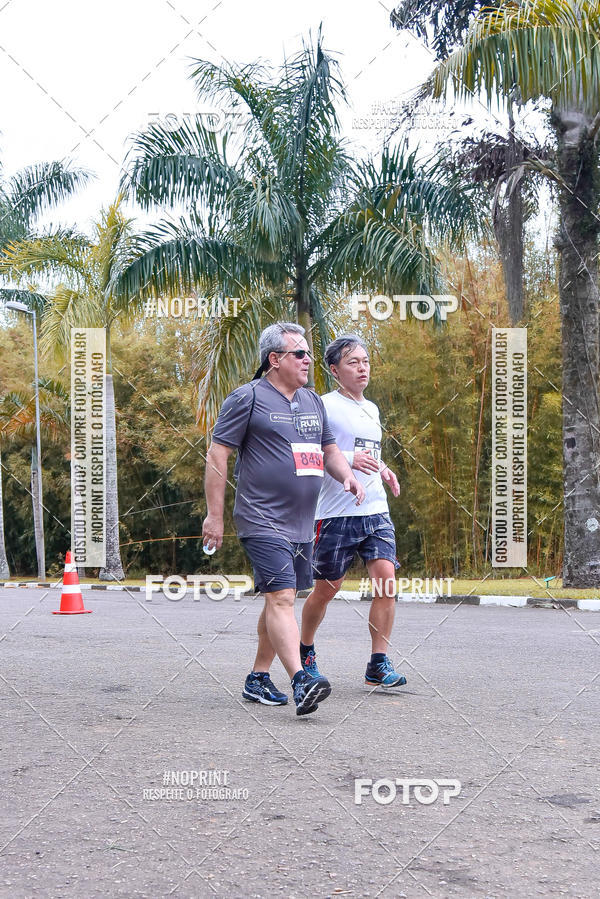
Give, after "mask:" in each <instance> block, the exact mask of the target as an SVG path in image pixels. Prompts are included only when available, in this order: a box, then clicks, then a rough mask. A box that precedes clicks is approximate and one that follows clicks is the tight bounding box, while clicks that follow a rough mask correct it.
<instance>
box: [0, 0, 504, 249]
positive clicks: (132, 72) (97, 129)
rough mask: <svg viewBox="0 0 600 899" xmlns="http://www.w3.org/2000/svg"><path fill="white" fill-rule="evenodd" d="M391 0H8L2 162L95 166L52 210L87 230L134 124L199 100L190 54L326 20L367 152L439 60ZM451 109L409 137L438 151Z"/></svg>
mask: <svg viewBox="0 0 600 899" xmlns="http://www.w3.org/2000/svg"><path fill="white" fill-rule="evenodd" d="M391 8H392V7H391V6H388V5H387V4H386V5H384V4H383V3H381V2H378V0H363V2H362V3H360V4H354V5H350V4H348V3H347V2H343V0H326V2H323V0H321V2H314V0H303V2H302V3H297V4H296V3H294V4H292V3H286V2H282V0H279V2H274V0H262V2H258V3H253V4H249V3H245V2H242V0H207V2H198V0H120V2H117V0H103V2H102V4H97V3H90V2H89V0H88V2H85V0H83V2H81V0H79V2H76V0H49V2H48V0H0V83H1V84H2V86H3V90H2V101H1V103H0V160H1V161H2V164H3V166H4V174H5V176H8V175H10V174H12V173H13V172H14V171H16V170H18V169H20V168H22V167H23V166H26V165H29V164H31V163H35V162H40V161H43V160H52V159H63V158H65V157H67V158H70V159H73V160H74V161H75V162H76V163H77V164H79V165H81V166H83V167H85V168H87V169H88V170H90V171H92V172H94V173H95V175H96V180H95V182H93V184H92V185H90V186H89V187H87V188H86V189H85V191H84V192H82V193H80V194H79V195H78V196H77V197H76V198H74V199H72V200H70V201H69V202H67V203H65V204H64V205H63V206H61V209H60V213H59V214H58V215H57V214H56V213H53V214H52V219H53V220H54V221H56V220H57V219H58V220H60V221H62V222H64V223H71V224H75V225H77V227H79V228H80V229H82V230H85V231H88V232H89V230H90V227H91V223H92V222H93V220H94V219H95V218H96V217H97V214H98V212H99V210H100V208H101V207H102V206H106V205H108V204H109V203H110V202H111V201H112V200H113V199H114V197H115V195H116V192H117V187H118V183H119V178H120V176H121V174H122V166H123V164H124V161H125V156H126V153H127V150H128V147H129V143H128V138H129V137H130V135H131V134H132V133H133V132H135V131H136V130H140V129H143V128H144V126H145V125H147V124H148V123H149V122H150V121H152V120H153V119H155V118H156V117H157V116H158V117H159V118H164V117H165V116H166V115H168V114H173V115H176V116H181V115H185V114H186V113H188V114H189V113H192V112H196V111H197V110H198V108H199V103H198V100H197V98H196V96H195V94H194V88H193V84H192V82H191V80H190V79H189V77H188V76H189V71H190V66H191V60H192V59H209V60H211V61H213V62H221V61H223V60H227V61H229V62H238V63H243V62H253V61H256V60H258V59H262V60H263V61H264V62H266V63H267V64H269V63H270V64H278V63H280V62H281V61H282V59H283V57H284V55H285V54H288V55H291V54H294V53H295V52H297V51H298V50H299V49H300V47H301V42H302V38H303V37H306V36H307V35H308V33H309V31H310V30H312V31H313V33H316V31H317V29H318V27H319V24H320V23H321V22H322V23H323V33H324V44H325V47H326V49H328V50H330V51H333V52H334V53H335V54H336V57H337V59H338V60H339V62H340V66H341V75H342V78H343V80H344V81H345V83H346V85H347V90H348V94H349V97H350V101H351V107H350V108H349V109H348V110H345V111H343V113H342V124H343V132H344V134H345V136H346V137H347V138H349V139H350V140H351V141H352V142H353V144H354V145H355V147H356V152H357V153H366V152H368V151H373V150H374V149H375V148H376V147H377V145H378V144H380V143H381V139H382V137H383V136H384V133H385V128H386V126H387V125H389V123H390V121H393V115H394V107H395V104H396V103H397V102H398V101H401V100H408V99H409V98H410V96H411V93H412V92H413V91H414V89H415V88H416V87H417V86H418V85H419V84H420V83H421V81H422V80H423V79H424V78H425V77H426V76H427V74H428V73H429V71H430V70H431V68H432V65H433V57H432V54H431V52H430V51H429V50H428V49H427V48H426V47H425V46H424V45H423V43H422V42H421V41H420V40H418V39H417V38H415V37H413V36H412V35H410V34H408V33H407V32H397V31H396V30H395V29H393V28H392V27H391V25H390V22H389V14H390V10H391ZM464 108H465V107H463V109H464ZM470 112H471V113H472V114H474V116H475V118H476V120H477V121H478V122H479V123H480V124H483V123H487V125H488V126H489V127H490V128H492V127H496V126H497V123H498V121H499V120H503V116H502V115H501V114H498V113H496V114H495V115H487V114H486V113H485V110H484V109H483V106H482V105H480V104H477V103H475V104H473V105H472V106H471V107H470ZM458 118H459V119H460V116H459V117H458ZM455 121H457V119H456V118H453V117H452V116H451V115H450V109H449V108H447V109H446V111H443V110H440V111H439V112H438V113H437V114H435V115H431V114H425V115H422V116H421V117H420V119H419V120H418V122H417V125H418V129H417V130H416V131H415V132H413V135H412V139H413V141H416V140H419V141H421V142H423V143H424V144H426V145H429V146H431V148H432V149H434V147H435V143H436V141H438V140H439V139H440V138H441V137H444V136H445V135H446V134H447V132H448V129H451V128H452V127H454V125H453V123H454V122H455ZM382 128H383V130H382Z"/></svg>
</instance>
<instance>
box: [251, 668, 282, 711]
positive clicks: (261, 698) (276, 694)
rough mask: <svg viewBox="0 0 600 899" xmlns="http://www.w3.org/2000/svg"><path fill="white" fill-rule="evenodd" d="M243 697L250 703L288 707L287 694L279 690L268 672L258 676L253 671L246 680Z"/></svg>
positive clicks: (262, 672)
mask: <svg viewBox="0 0 600 899" xmlns="http://www.w3.org/2000/svg"><path fill="white" fill-rule="evenodd" d="M242 696H243V697H244V699H248V700H250V702H262V703H263V705H286V704H287V701H288V698H287V696H286V695H285V693H282V692H281V690H278V689H277V687H276V686H275V684H274V683H273V681H272V680H271V678H270V677H269V673H268V671H267V672H264V671H261V672H260V673H258V674H257V672H256V671H251V672H250V674H249V675H248V677H247V678H246V683H245V684H244V689H243V691H242Z"/></svg>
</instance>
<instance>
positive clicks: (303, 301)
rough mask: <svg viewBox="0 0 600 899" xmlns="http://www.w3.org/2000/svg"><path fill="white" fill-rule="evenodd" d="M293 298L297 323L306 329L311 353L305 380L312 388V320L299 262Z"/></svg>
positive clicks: (308, 293) (308, 291)
mask: <svg viewBox="0 0 600 899" xmlns="http://www.w3.org/2000/svg"><path fill="white" fill-rule="evenodd" d="M294 299H295V301H296V315H297V319H298V324H299V325H302V327H303V328H304V330H305V331H306V334H305V335H304V336H305V337H306V342H307V344H308V349H309V350H310V355H311V363H310V368H309V369H308V381H307V382H306V386H307V387H310V388H312V389H313V390H314V387H315V363H314V358H315V354H314V344H313V336H312V328H313V322H312V318H311V316H310V287H309V284H308V279H307V277H306V271H305V269H304V266H303V265H302V264H300V263H299V264H298V265H297V267H296V292H295V296H294Z"/></svg>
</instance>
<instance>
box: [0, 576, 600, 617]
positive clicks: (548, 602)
mask: <svg viewBox="0 0 600 899" xmlns="http://www.w3.org/2000/svg"><path fill="white" fill-rule="evenodd" d="M0 587H6V588H10V587H15V588H17V587H44V588H45V589H48V588H54V589H55V590H59V589H62V578H61V580H60V581H59V583H57V584H56V583H55V584H50V583H41V582H39V581H0ZM80 587H81V589H82V590H113V591H119V592H128V593H145V592H146V588H145V587H142V586H137V585H135V586H131V587H128V586H124V585H122V584H80ZM189 592H190V593H191V592H192V591H191V590H190V591H189ZM309 592H310V591H309V590H301V591H299V592H298V599H305V598H306V596H308V594H309ZM204 595H206V594H204ZM231 595H232V596H236V593H235V592H232V594H231ZM259 595H261V594H252V597H253V599H256V598H257V597H258V596H259ZM224 598H225V597H223V599H224ZM335 599H337V600H344V601H346V602H371V599H372V596H371V594H364V593H360V592H359V591H358V590H340V591H339V593H337V594H336V596H335ZM396 601H397V602H413V603H429V604H431V603H438V604H439V603H441V604H444V605H456V604H458V605H469V606H506V607H509V608H513V609H515V608H530V609H577V610H578V611H580V612H600V597H598V598H597V599H552V598H548V599H540V597H537V596H499V595H490V596H479V595H473V594H466V595H460V594H457V595H456V596H436V595H434V594H432V593H399V594H398V595H397V596H396Z"/></svg>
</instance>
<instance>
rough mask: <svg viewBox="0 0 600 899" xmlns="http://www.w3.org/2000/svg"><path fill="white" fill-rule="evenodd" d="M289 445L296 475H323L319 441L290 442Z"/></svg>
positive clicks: (321, 452)
mask: <svg viewBox="0 0 600 899" xmlns="http://www.w3.org/2000/svg"><path fill="white" fill-rule="evenodd" d="M291 447H292V453H293V456H294V465H295V466H296V474H297V475H298V477H301V476H302V475H316V476H317V477H318V478H322V477H323V451H322V449H321V445H320V444H319V443H292V444H291Z"/></svg>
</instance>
